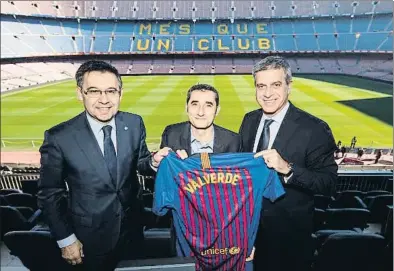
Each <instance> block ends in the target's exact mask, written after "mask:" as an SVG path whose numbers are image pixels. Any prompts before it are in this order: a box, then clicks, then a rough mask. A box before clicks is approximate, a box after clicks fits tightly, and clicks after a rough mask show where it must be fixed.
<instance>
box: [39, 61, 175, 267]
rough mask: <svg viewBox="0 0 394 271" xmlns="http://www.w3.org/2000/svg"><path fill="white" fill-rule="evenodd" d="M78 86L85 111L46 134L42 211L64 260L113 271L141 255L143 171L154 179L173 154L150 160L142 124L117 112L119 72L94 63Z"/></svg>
mask: <svg viewBox="0 0 394 271" xmlns="http://www.w3.org/2000/svg"><path fill="white" fill-rule="evenodd" d="M76 80H77V96H78V98H79V100H80V101H82V102H83V105H84V107H85V111H84V112H83V113H81V114H79V115H78V116H76V117H74V118H72V119H70V120H68V121H66V122H63V123H61V124H59V125H56V126H54V127H52V128H51V129H49V130H47V131H46V132H45V139H44V143H43V145H42V146H41V148H40V152H41V171H40V179H39V183H38V186H39V187H38V188H39V192H38V204H39V206H40V208H41V209H42V210H43V213H44V216H45V219H46V221H47V223H48V225H49V228H50V230H51V232H52V234H53V236H54V238H55V239H56V240H57V243H58V245H59V247H60V248H61V251H62V257H63V258H64V259H65V260H67V261H68V262H69V263H70V264H73V265H76V264H83V270H113V269H114V268H115V267H116V264H117V262H118V261H119V260H120V259H121V258H123V257H125V258H135V257H137V256H139V255H138V253H139V251H142V250H141V246H142V241H143V232H142V210H143V205H142V200H141V192H142V191H141V187H140V184H139V182H138V178H137V170H138V171H139V173H141V174H146V175H153V174H154V169H155V168H157V166H158V165H159V163H160V161H161V160H162V159H163V157H164V156H166V155H167V154H168V149H167V148H166V149H162V150H160V151H159V152H157V153H156V154H155V155H154V156H152V155H151V154H150V152H149V151H148V149H147V146H146V143H145V137H146V133H145V126H144V123H143V121H142V119H141V117H140V116H138V115H134V114H131V113H126V112H119V111H118V107H119V103H120V100H121V98H122V79H121V77H120V75H119V73H118V71H117V70H116V68H114V67H113V66H111V65H110V64H107V63H105V62H102V61H88V62H86V63H84V64H82V65H81V66H80V68H79V69H78V71H77V73H76ZM66 185H67V186H66Z"/></svg>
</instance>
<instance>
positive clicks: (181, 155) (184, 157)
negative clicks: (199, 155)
mask: <svg viewBox="0 0 394 271" xmlns="http://www.w3.org/2000/svg"><path fill="white" fill-rule="evenodd" d="M176 154H178V156H179V157H180V158H181V159H186V158H188V157H189V155H187V152H186V151H185V150H177V151H176Z"/></svg>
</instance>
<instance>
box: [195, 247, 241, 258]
mask: <svg viewBox="0 0 394 271" xmlns="http://www.w3.org/2000/svg"><path fill="white" fill-rule="evenodd" d="M240 251H241V249H240V248H239V247H230V248H227V247H226V248H209V249H206V250H204V251H202V252H201V255H203V256H205V255H228V254H230V255H236V254H239V253H240Z"/></svg>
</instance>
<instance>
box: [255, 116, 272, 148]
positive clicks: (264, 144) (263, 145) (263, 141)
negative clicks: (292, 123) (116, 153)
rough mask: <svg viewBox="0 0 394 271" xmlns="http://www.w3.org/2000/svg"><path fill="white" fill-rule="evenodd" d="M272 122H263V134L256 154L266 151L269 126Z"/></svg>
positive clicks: (267, 120) (268, 139) (268, 140)
mask: <svg viewBox="0 0 394 271" xmlns="http://www.w3.org/2000/svg"><path fill="white" fill-rule="evenodd" d="M273 122H274V120H272V119H266V120H265V121H264V128H263V132H262V133H261V136H260V140H259V144H258V145H257V150H256V152H259V151H264V150H266V149H268V144H269V142H270V125H271V123H273Z"/></svg>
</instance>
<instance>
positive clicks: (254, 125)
mask: <svg viewBox="0 0 394 271" xmlns="http://www.w3.org/2000/svg"><path fill="white" fill-rule="evenodd" d="M262 117H263V110H261V109H259V110H257V112H256V114H254V115H252V116H251V117H250V124H251V125H250V127H251V128H250V133H249V138H248V141H247V144H248V145H249V146H248V147H247V150H250V152H253V147H254V141H255V140H256V135H257V130H258V129H259V124H260V121H261V118H262Z"/></svg>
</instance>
